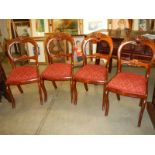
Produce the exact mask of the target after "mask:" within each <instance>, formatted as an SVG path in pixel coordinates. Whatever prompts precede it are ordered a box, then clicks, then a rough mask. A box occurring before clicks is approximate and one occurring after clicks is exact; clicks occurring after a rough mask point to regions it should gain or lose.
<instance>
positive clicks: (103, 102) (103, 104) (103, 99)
mask: <svg viewBox="0 0 155 155" xmlns="http://www.w3.org/2000/svg"><path fill="white" fill-rule="evenodd" d="M105 91H106V86H105V85H104V86H103V98H102V111H104V109H105Z"/></svg>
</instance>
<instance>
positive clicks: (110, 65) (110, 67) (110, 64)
mask: <svg viewBox="0 0 155 155" xmlns="http://www.w3.org/2000/svg"><path fill="white" fill-rule="evenodd" d="M111 70H112V58H111V59H110V62H109V69H108V71H109V73H111Z"/></svg>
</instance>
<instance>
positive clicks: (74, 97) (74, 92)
mask: <svg viewBox="0 0 155 155" xmlns="http://www.w3.org/2000/svg"><path fill="white" fill-rule="evenodd" d="M73 103H74V104H75V105H76V104H77V88H76V81H75V80H74V81H73Z"/></svg>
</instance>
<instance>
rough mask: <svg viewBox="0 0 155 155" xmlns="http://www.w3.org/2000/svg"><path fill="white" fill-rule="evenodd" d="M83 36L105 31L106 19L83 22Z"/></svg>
mask: <svg viewBox="0 0 155 155" xmlns="http://www.w3.org/2000/svg"><path fill="white" fill-rule="evenodd" d="M83 27H84V34H89V33H92V32H95V31H99V30H106V29H107V19H103V20H85V19H84V20H83Z"/></svg>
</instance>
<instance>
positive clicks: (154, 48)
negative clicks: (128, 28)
mask: <svg viewBox="0 0 155 155" xmlns="http://www.w3.org/2000/svg"><path fill="white" fill-rule="evenodd" d="M128 45H132V46H146V47H148V48H149V49H150V50H151V52H152V56H151V60H150V61H148V60H147V59H146V60H144V59H143V60H140V59H139V58H132V59H131V58H130V59H122V55H121V54H122V52H123V48H124V47H125V46H128ZM130 52H132V51H130ZM133 52H134V50H133ZM146 58H147V56H146ZM154 60H155V44H154V41H152V40H149V39H146V38H144V37H137V38H136V39H133V40H125V41H124V42H122V43H121V45H120V46H119V48H118V70H117V72H118V73H119V72H121V71H122V66H123V65H124V64H126V65H128V66H135V67H136V66H137V67H144V68H145V69H146V77H147V78H149V74H150V68H151V65H152V63H153V61H154Z"/></svg>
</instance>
